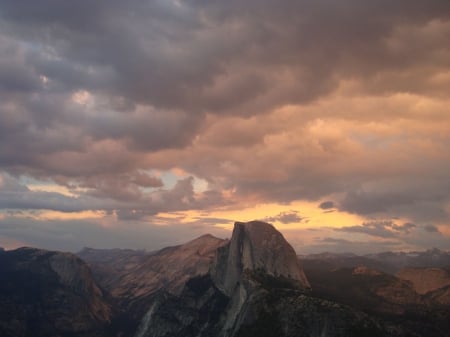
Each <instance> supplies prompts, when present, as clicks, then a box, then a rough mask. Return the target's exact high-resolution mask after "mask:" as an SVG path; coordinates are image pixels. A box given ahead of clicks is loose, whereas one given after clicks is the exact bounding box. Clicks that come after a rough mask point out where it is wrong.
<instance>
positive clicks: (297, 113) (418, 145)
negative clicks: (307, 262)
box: [0, 0, 450, 235]
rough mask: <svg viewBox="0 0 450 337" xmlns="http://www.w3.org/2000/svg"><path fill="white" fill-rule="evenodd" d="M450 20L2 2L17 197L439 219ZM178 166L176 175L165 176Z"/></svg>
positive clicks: (6, 120)
mask: <svg viewBox="0 0 450 337" xmlns="http://www.w3.org/2000/svg"><path fill="white" fill-rule="evenodd" d="M449 19H450V2H449V1H448V0H430V1H427V2H424V1H419V0H409V1H406V0H395V1H387V0H383V1H376V2H370V1H357V0H343V1H331V0H318V1H307V0H302V1H290V0H283V1H246V2H245V3H243V2H239V1H195V0H186V1H177V0H173V1H163V0H151V1H141V0H139V1H138V0H131V1H126V2H124V1H118V0H113V1H106V0H96V1H87V0H80V1H75V2H70V3H69V2H64V1H53V0H42V1H39V2H37V1H31V0H26V1H16V0H4V1H1V2H0V27H1V30H0V174H1V177H2V180H1V182H2V183H1V184H0V209H3V210H9V209H24V210H25V209H32V210H57V211H62V212H77V211H82V210H102V211H106V212H110V213H111V212H115V213H116V214H117V216H118V217H119V218H120V219H121V220H128V221H137V220H140V219H143V218H145V217H149V216H152V215H155V214H157V213H159V212H175V211H181V210H189V209H197V210H200V209H204V210H208V209H211V208H213V207H218V206H226V205H234V206H238V205H240V204H241V203H242V201H243V200H246V199H248V200H259V201H264V202H283V203H287V202H291V201H293V200H299V199H308V200H313V201H314V202H317V203H319V200H328V201H326V202H323V203H321V204H320V206H319V207H320V208H322V209H324V210H331V209H336V210H341V211H342V210H343V211H348V212H350V213H355V214H359V215H362V216H374V217H377V216H378V217H380V218H392V217H395V216H402V217H405V218H408V219H411V221H413V222H415V223H430V226H431V227H427V231H428V232H429V233H432V232H433V228H435V229H436V230H437V231H439V228H438V226H448V225H449V224H450V214H449V213H450V208H449V207H450V206H449V205H450V196H449V194H448V191H449V190H450V186H449V182H450V176H449V173H448V172H450V155H449V154H448V147H449V146H450V137H449V134H450V132H449V131H450V130H449V127H448V125H449V124H448V116H449V113H450V111H449V110H448V109H449V108H448V107H449V101H448V92H449V90H450V77H449V71H450V70H449V69H450V63H449V60H450V46H449V44H448V41H450V21H449ZM290 109H291V110H290ZM446 125H447V126H446ZM174 168H176V169H182V170H184V171H185V172H187V174H186V176H184V177H179V178H178V182H176V183H174V184H175V185H174V186H172V187H167V186H164V182H163V180H162V179H161V178H160V177H158V176H156V175H152V173H149V172H153V171H165V170H170V169H174ZM189 176H192V177H194V178H189ZM24 177H25V178H29V179H33V180H35V181H44V182H50V183H56V184H58V185H60V186H64V187H65V188H67V189H68V190H69V191H71V192H72V193H73V195H74V196H68V195H63V194H61V193H59V192H42V191H32V190H30V189H28V188H27V187H26V186H25V185H26V184H25V183H24V182H23V180H21V179H22V178H24ZM198 178H201V179H203V180H204V181H206V182H207V184H208V186H207V188H206V190H202V191H200V192H199V191H195V179H198ZM8 186H9V187H8ZM224 191H227V193H225V192H224ZM230 191H232V192H230ZM230 195H231V196H230ZM301 220H303V218H302V217H301V216H299V215H297V214H280V215H279V216H278V217H276V219H275V217H274V218H273V221H281V222H283V223H289V222H293V221H297V222H298V221H301ZM347 229H348V228H347ZM363 229H364V231H366V232H367V231H372V232H373V233H375V232H376V233H378V234H380V235H382V234H383V233H384V234H386V232H385V230H386V226H384V227H383V226H381V227H379V226H378V227H377V226H363ZM396 230H397V229H395V228H394V227H390V228H389V231H396ZM347 232H348V233H349V231H347Z"/></svg>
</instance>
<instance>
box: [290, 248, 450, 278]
mask: <svg viewBox="0 0 450 337" xmlns="http://www.w3.org/2000/svg"><path fill="white" fill-rule="evenodd" d="M299 258H300V259H302V261H303V265H304V268H305V269H318V270H332V269H338V268H355V267H358V266H367V267H370V268H373V269H378V270H381V271H383V272H385V273H388V274H395V273H397V272H399V271H400V270H401V269H403V268H407V267H415V268H444V267H448V266H450V252H449V251H442V250H439V249H436V248H434V249H429V250H426V251H422V252H382V253H376V254H367V255H363V256H361V255H356V254H352V253H320V254H309V255H299Z"/></svg>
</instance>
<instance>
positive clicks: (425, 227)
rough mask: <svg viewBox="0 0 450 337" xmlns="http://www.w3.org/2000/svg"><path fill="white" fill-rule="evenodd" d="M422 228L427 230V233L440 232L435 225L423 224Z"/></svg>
mask: <svg viewBox="0 0 450 337" xmlns="http://www.w3.org/2000/svg"><path fill="white" fill-rule="evenodd" d="M423 229H424V230H425V231H427V232H428V233H436V234H441V232H440V231H439V228H437V227H436V226H433V225H425V226H424V227H423Z"/></svg>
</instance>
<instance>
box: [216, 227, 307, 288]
mask: <svg viewBox="0 0 450 337" xmlns="http://www.w3.org/2000/svg"><path fill="white" fill-rule="evenodd" d="M249 272H250V273H255V272H259V273H264V274H266V275H268V276H273V277H277V278H284V279H286V280H290V281H294V282H296V283H297V284H298V286H299V287H303V288H309V283H308V280H307V279H306V276H305V273H304V272H303V269H302V267H301V265H300V261H299V259H298V258H297V255H296V253H295V251H294V249H293V248H292V246H291V245H290V244H289V243H288V242H287V241H286V239H285V238H284V237H283V235H281V233H280V232H278V231H277V230H276V229H275V228H274V227H273V226H272V225H270V224H268V223H264V222H261V221H252V222H247V223H242V222H236V223H235V225H234V229H233V235H232V237H231V240H230V243H229V244H228V245H226V246H224V247H222V248H221V249H219V251H218V254H217V259H216V263H215V264H214V265H213V270H212V277H213V280H214V281H215V283H216V285H217V286H218V287H219V289H221V290H222V291H224V293H226V294H227V295H231V294H232V293H233V292H234V291H235V288H236V287H237V286H239V285H240V284H241V283H242V279H243V275H244V274H245V273H249Z"/></svg>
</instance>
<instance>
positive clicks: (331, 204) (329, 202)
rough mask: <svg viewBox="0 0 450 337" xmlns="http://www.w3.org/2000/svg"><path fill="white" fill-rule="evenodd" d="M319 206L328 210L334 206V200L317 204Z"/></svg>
mask: <svg viewBox="0 0 450 337" xmlns="http://www.w3.org/2000/svg"><path fill="white" fill-rule="evenodd" d="M319 208H321V209H324V210H329V209H330V208H334V202H333V201H324V202H322V203H321V204H320V205H319Z"/></svg>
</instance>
